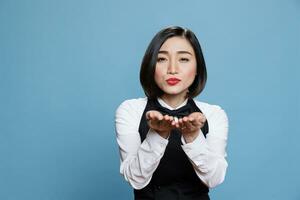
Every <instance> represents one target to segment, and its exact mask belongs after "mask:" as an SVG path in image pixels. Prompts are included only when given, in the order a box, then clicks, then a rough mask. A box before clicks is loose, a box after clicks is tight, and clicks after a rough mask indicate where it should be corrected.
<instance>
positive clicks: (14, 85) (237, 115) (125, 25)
mask: <svg viewBox="0 0 300 200" xmlns="http://www.w3.org/2000/svg"><path fill="white" fill-rule="evenodd" d="M0 25H1V26H0V199H1V200H2V199H3V200H15V199H16V200H21V199H22V200H50V199H51V200H62V199H66V200H83V199H88V200H96V199H131V198H132V191H131V188H130V187H129V185H128V184H127V183H126V182H125V181H124V179H123V178H122V177H121V176H120V174H119V152H118V147H117V144H116V140H115V132H114V114H115V109H116V108H117V106H118V105H119V104H120V103H121V102H122V101H124V100H125V99H129V98H136V97H143V96H144V94H143V91H142V89H141V87H140V85H139V67H140V63H141V60H142V56H143V54H144V52H145V50H146V48H147V45H148V44H149V42H150V40H151V39H152V37H153V36H154V34H155V33H156V32H157V31H159V30H160V29H161V28H163V27H165V26H169V25H180V26H185V27H188V28H190V29H191V30H193V31H194V32H195V33H196V35H197V36H198V38H199V40H200V42H201V44H202V48H203V52H204V55H205V59H206V63H207V69H208V82H207V86H206V88H205V90H204V92H203V93H202V94H201V95H200V96H198V97H197V99H198V100H201V101H205V102H208V103H211V104H218V105H220V106H222V107H223V108H224V110H225V111H226V112H227V114H228V117H229V123H230V125H229V126H230V128H229V140H228V149H227V150H228V162H229V168H228V173H227V176H226V180H225V182H224V183H223V184H222V185H220V186H218V187H217V188H215V189H212V190H211V197H212V199H216V200H217V199H219V200H241V199H242V200H250V199H251V200H252V199H267V200H282V199H288V200H296V199H300V192H299V188H300V182H299V178H300V172H299V167H300V166H299V164H300V156H299V153H300V145H299V142H298V141H299V140H300V131H299V124H300V123H299V122H300V117H299V113H300V104H299V102H300V99H299V88H298V87H299V83H300V81H299V71H300V70H299V67H300V65H299V64H300V62H299V58H300V48H299V47H300V39H299V38H300V37H299V36H300V1H299V0H249V1H243V0H242V1H240V0H228V1H200V0H193V1H170V0H168V1H158V0H153V1H138V0H136V1H113V0H110V1H108V0H107V1H96V0H94V1H93V0H89V1H71V0H69V1H67V0H66V1H59V0H56V1H54V0H41V1H38V0H36V1H34V0H27V1H21V0H20V1H14V0H12V1H9V0H1V1H0Z"/></svg>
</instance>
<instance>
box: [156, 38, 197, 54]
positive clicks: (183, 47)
mask: <svg viewBox="0 0 300 200" xmlns="http://www.w3.org/2000/svg"><path fill="white" fill-rule="evenodd" d="M159 50H161V51H189V52H191V53H193V52H194V49H193V47H192V45H191V44H190V42H189V41H187V39H185V38H183V37H171V38H168V39H167V40H166V41H165V42H164V43H163V44H162V46H161V47H160V49H159Z"/></svg>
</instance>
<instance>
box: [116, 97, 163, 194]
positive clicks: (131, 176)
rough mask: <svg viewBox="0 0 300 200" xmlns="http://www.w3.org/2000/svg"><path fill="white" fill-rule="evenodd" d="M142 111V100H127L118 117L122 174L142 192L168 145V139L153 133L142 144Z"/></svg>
mask: <svg viewBox="0 0 300 200" xmlns="http://www.w3.org/2000/svg"><path fill="white" fill-rule="evenodd" d="M143 109H144V104H143V105H141V104H140V100H139V101H138V100H136V99H135V100H126V101H124V102H123V103H122V104H121V105H120V106H119V107H118V109H117V110H116V113H115V128H116V134H117V143H118V145H119V151H120V163H121V164H120V173H121V174H122V175H123V176H124V178H125V180H126V181H128V182H129V184H130V185H131V186H132V187H133V188H135V189H142V188H143V187H145V186H146V185H147V184H148V183H149V182H150V180H151V178H152V175H153V173H154V171H155V170H156V168H157V166H158V164H159V162H160V159H161V158H162V156H163V154H164V151H165V149H166V146H167V144H168V140H167V139H164V138H163V137H161V136H160V135H159V134H157V133H156V132H154V131H153V130H152V129H150V130H149V131H148V133H147V135H146V138H145V140H144V141H143V142H142V143H141V139H140V134H139V132H138V128H139V122H140V119H141V114H142V113H141V112H142V111H143Z"/></svg>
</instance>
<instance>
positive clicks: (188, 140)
mask: <svg viewBox="0 0 300 200" xmlns="http://www.w3.org/2000/svg"><path fill="white" fill-rule="evenodd" d="M198 135H199V131H196V132H194V133H186V134H183V138H184V141H185V142H186V143H191V142H193V141H194V140H195V139H196V138H197V137H198Z"/></svg>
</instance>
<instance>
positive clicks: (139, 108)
mask: <svg viewBox="0 0 300 200" xmlns="http://www.w3.org/2000/svg"><path fill="white" fill-rule="evenodd" d="M146 104H147V97H140V98H134V99H127V100H124V101H123V102H121V104H120V105H119V106H118V107H117V109H116V115H118V114H124V113H126V114H129V115H134V116H138V117H139V115H142V112H143V111H144V109H145V107H146Z"/></svg>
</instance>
